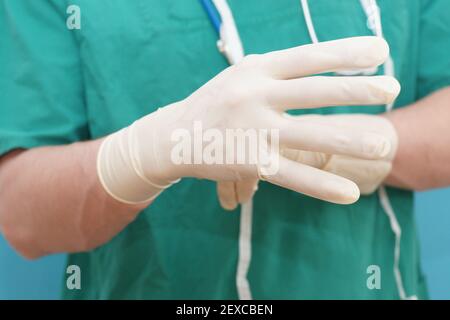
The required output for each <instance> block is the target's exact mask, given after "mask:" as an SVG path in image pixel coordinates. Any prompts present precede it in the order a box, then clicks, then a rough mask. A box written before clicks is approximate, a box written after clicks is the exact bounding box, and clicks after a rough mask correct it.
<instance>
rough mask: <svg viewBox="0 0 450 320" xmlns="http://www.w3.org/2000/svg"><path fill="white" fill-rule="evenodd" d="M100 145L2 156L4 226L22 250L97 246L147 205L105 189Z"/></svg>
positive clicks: (35, 252) (37, 252)
mask: <svg viewBox="0 0 450 320" xmlns="http://www.w3.org/2000/svg"><path fill="white" fill-rule="evenodd" d="M100 143H101V141H90V142H82V143H75V144H72V145H68V146H57V147H41V148H35V149H30V150H21V151H14V152H12V153H10V154H8V155H6V156H4V157H3V158H1V159H0V190H1V193H0V227H1V230H2V233H3V235H4V236H5V237H6V238H7V240H9V242H10V243H11V244H12V246H14V247H15V248H16V249H17V250H18V251H19V252H20V253H21V254H23V255H24V256H26V257H28V258H35V257H39V256H42V255H45V254H49V253H55V252H74V251H84V250H88V249H91V248H94V247H96V246H98V245H100V244H102V243H104V242H106V241H108V240H109V239H110V238H112V237H113V236H114V235H115V234H116V233H118V232H119V231H120V230H122V229H123V228H124V227H125V226H126V225H127V224H128V223H130V222H131V221H132V220H133V219H134V218H135V217H136V214H137V213H138V212H139V210H141V209H143V206H142V205H140V206H137V205H136V206H130V205H125V204H122V203H119V202H117V201H116V200H114V199H113V198H111V197H110V196H109V195H107V194H106V192H105V191H104V190H103V187H102V186H101V184H100V182H99V180H98V178H97V174H96V155H97V150H98V148H99V145H100Z"/></svg>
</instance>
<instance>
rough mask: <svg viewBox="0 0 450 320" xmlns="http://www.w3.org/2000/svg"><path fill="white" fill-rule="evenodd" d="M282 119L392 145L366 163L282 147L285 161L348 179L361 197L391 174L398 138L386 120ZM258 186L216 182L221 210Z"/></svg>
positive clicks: (254, 182)
mask: <svg viewBox="0 0 450 320" xmlns="http://www.w3.org/2000/svg"><path fill="white" fill-rule="evenodd" d="M285 116H286V117H288V118H289V119H292V120H295V121H298V122H299V124H301V123H302V122H308V123H318V124H321V125H325V126H327V127H338V128H348V129H351V130H354V131H355V132H358V131H359V132H373V133H376V134H380V135H383V136H384V137H386V138H387V139H389V141H390V144H391V149H390V152H389V153H388V154H387V156H386V157H385V158H383V159H371V160H369V159H361V158H358V157H352V156H345V155H340V154H326V153H323V152H313V151H308V150H299V149H289V148H284V149H283V148H281V154H282V155H283V156H284V157H286V158H287V159H290V160H293V161H296V162H299V163H302V164H305V165H308V166H311V167H314V168H318V169H321V170H325V171H327V172H331V173H334V174H336V175H338V176H341V177H344V178H347V179H349V180H351V181H353V182H355V183H356V185H357V186H358V188H359V190H360V192H361V194H364V195H368V194H371V193H372V192H374V191H375V190H376V189H377V188H378V187H379V185H380V184H381V183H382V182H383V180H384V179H385V178H386V177H387V176H388V174H389V173H390V171H391V168H392V161H393V159H394V157H395V153H396V151H397V145H398V137H397V133H396V131H395V128H394V127H393V125H392V124H391V122H390V121H389V120H388V119H387V118H384V117H382V116H378V115H368V114H338V115H325V116H321V115H304V116H290V115H287V114H286V115H285ZM257 183H258V181H257V180H254V179H251V180H244V181H237V182H233V183H230V182H229V181H222V182H218V183H217V188H218V196H219V200H220V203H221V205H222V207H223V208H224V209H228V210H232V209H234V208H236V206H237V205H238V204H239V203H244V202H246V201H248V200H249V199H250V198H251V197H252V196H253V195H254V193H255V192H256V189H257Z"/></svg>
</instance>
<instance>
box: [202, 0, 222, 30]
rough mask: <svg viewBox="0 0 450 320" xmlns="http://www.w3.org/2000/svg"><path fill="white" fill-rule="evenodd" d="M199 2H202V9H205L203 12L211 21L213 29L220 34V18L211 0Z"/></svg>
mask: <svg viewBox="0 0 450 320" xmlns="http://www.w3.org/2000/svg"><path fill="white" fill-rule="evenodd" d="M200 3H201V4H202V6H203V9H205V12H206V14H207V15H208V18H209V20H210V21H211V23H212V25H213V27H214V30H215V31H216V32H217V34H218V35H219V36H220V26H221V25H222V19H221V18H220V15H219V13H218V12H217V9H216V6H215V5H214V4H213V3H212V1H211V0H200Z"/></svg>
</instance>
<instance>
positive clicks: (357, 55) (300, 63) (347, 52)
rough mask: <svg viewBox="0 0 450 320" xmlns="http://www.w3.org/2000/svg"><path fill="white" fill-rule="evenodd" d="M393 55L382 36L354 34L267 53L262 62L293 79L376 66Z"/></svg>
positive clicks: (274, 74) (277, 74)
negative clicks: (356, 35) (390, 54)
mask: <svg viewBox="0 0 450 320" xmlns="http://www.w3.org/2000/svg"><path fill="white" fill-rule="evenodd" d="M388 56H389V46H388V44H387V43H386V41H385V40H383V39H382V38H380V37H374V36H368V37H354V38H347V39H340V40H334V41H327V42H321V43H318V44H309V45H304V46H299V47H295V48H290V49H285V50H279V51H274V52H270V53H267V54H264V55H263V56H262V57H261V58H262V59H260V61H259V63H260V64H261V65H262V67H263V68H264V69H265V70H267V72H268V73H269V74H270V75H271V76H272V77H274V78H277V79H292V78H298V77H303V76H307V75H312V74H319V73H325V72H331V71H342V70H352V69H367V68H373V67H376V66H378V65H380V64H382V63H383V62H384V61H385V60H386V59H387V57H388Z"/></svg>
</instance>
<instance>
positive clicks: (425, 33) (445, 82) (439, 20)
mask: <svg viewBox="0 0 450 320" xmlns="http://www.w3.org/2000/svg"><path fill="white" fill-rule="evenodd" d="M449 5H450V3H449V1H448V0H422V6H421V20H420V35H419V37H420V39H419V72H418V79H417V81H418V83H417V90H418V92H417V94H418V98H419V99H420V98H423V97H425V96H427V95H429V94H430V93H432V92H434V91H436V90H439V89H441V88H443V87H446V86H449V85H450V58H449V52H450V7H449Z"/></svg>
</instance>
